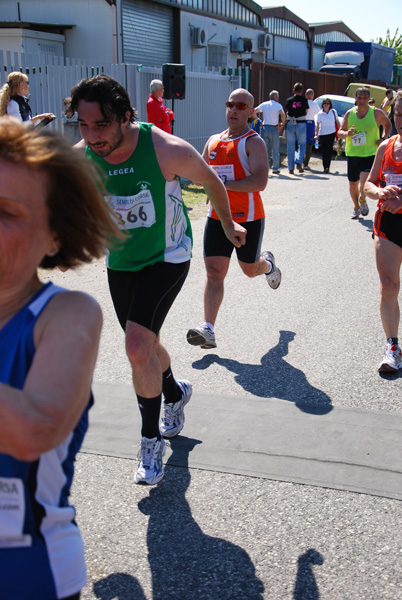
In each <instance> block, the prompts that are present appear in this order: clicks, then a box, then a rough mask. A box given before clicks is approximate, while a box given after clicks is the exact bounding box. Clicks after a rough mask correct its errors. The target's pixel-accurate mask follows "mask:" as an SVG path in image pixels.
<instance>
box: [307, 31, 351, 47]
mask: <svg viewBox="0 0 402 600" xmlns="http://www.w3.org/2000/svg"><path fill="white" fill-rule="evenodd" d="M327 42H353V40H352V38H350V37H349V36H348V35H346V33H342V32H341V31H328V32H327V33H318V34H316V35H315V36H314V44H315V45H317V46H325V44H326V43H327Z"/></svg>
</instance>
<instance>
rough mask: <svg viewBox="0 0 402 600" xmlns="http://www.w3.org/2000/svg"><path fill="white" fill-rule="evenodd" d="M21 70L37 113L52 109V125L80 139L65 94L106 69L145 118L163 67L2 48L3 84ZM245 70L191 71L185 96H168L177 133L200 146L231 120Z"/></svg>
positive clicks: (107, 73) (1, 71) (106, 72)
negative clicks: (230, 104) (230, 106)
mask: <svg viewBox="0 0 402 600" xmlns="http://www.w3.org/2000/svg"><path fill="white" fill-rule="evenodd" d="M12 71H21V72H23V73H26V74H27V75H28V77H29V91H30V100H29V103H30V105H31V108H32V112H33V114H40V113H43V112H53V113H54V114H55V115H56V117H57V118H56V120H55V121H54V122H53V123H52V124H51V125H49V127H52V128H54V129H56V130H58V131H61V132H62V133H63V134H64V135H65V136H66V137H68V138H69V139H70V140H71V141H73V142H74V141H77V140H78V139H79V131H78V125H77V122H76V120H75V119H72V120H70V121H68V120H67V119H66V118H65V117H64V99H65V98H67V97H68V96H69V95H70V90H71V88H72V87H73V86H74V85H75V84H76V83H78V82H79V81H80V80H81V79H86V78H87V77H92V76H94V75H97V74H99V73H105V74H106V75H109V76H110V77H113V78H114V79H116V80H117V81H119V82H120V83H121V84H122V85H123V86H124V87H125V88H126V89H127V91H128V93H129V95H130V98H131V101H132V103H133V106H135V108H136V109H137V111H138V114H139V119H140V120H141V121H146V120H147V116H146V102H147V100H148V96H149V84H150V82H151V80H152V79H161V78H162V67H161V68H159V69H157V68H150V67H142V66H139V65H132V64H101V65H94V64H93V63H92V62H89V61H87V60H84V59H83V60H73V59H64V58H60V57H54V56H37V55H28V54H19V53H14V52H13V53H11V52H3V51H1V50H0V85H1V86H2V85H3V84H4V83H5V82H6V81H7V75H8V73H10V72H12ZM241 77H242V73H241V71H239V73H238V74H236V75H233V76H229V75H221V74H220V72H219V71H216V72H214V73H210V72H208V73H202V72H189V71H187V72H186V97H185V99H184V100H176V101H175V102H174V105H173V101H171V100H166V101H165V103H166V106H168V107H169V108H173V110H174V113H175V122H174V134H175V135H177V136H179V137H181V138H183V139H185V140H187V141H188V142H190V143H191V144H192V145H193V146H194V147H195V148H196V149H197V150H198V151H199V152H201V151H202V149H203V147H204V144H205V141H206V140H207V139H208V137H209V136H210V135H212V134H213V133H216V132H218V131H222V130H223V129H224V128H225V126H226V121H225V101H226V100H227V98H228V96H229V94H230V92H231V91H232V90H233V89H235V88H237V87H240V82H241Z"/></svg>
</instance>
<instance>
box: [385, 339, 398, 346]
mask: <svg viewBox="0 0 402 600" xmlns="http://www.w3.org/2000/svg"><path fill="white" fill-rule="evenodd" d="M387 342H389V343H391V344H395V346H399V344H398V338H388V339H387Z"/></svg>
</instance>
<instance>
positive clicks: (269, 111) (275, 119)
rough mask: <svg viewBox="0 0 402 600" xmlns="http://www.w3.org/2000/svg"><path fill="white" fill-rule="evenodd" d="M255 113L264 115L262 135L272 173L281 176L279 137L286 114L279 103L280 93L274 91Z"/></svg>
mask: <svg viewBox="0 0 402 600" xmlns="http://www.w3.org/2000/svg"><path fill="white" fill-rule="evenodd" d="M255 113H262V115H263V125H262V129H261V131H260V134H261V137H262V139H263V140H264V142H265V145H266V147H267V151H268V158H269V161H270V163H271V166H272V172H273V173H275V174H277V175H279V173H280V171H279V159H280V154H279V136H280V134H281V133H282V130H283V125H284V123H285V113H284V110H283V107H282V104H280V103H279V92H278V91H276V90H272V92H270V94H269V100H268V101H267V102H263V103H262V104H260V105H259V106H257V108H256V109H255Z"/></svg>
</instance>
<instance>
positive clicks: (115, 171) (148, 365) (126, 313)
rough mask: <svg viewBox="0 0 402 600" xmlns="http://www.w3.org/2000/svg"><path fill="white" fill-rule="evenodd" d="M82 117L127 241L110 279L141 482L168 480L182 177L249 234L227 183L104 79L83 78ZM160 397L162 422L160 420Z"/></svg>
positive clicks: (183, 227)
mask: <svg viewBox="0 0 402 600" xmlns="http://www.w3.org/2000/svg"><path fill="white" fill-rule="evenodd" d="M75 112H77V113H78V122H79V125H80V131H81V135H82V137H83V139H82V140H81V142H79V143H78V144H77V147H78V149H81V150H83V151H84V152H85V153H86V155H87V157H88V158H89V159H90V160H93V161H94V162H95V163H97V164H98V165H99V167H100V169H101V171H103V173H104V179H105V185H106V189H107V194H108V195H107V197H106V200H107V202H108V203H109V205H110V206H111V207H112V208H113V210H114V211H115V213H116V218H117V221H118V224H119V226H120V227H121V229H123V230H124V231H125V234H126V237H125V240H124V241H123V243H120V244H115V245H113V244H112V247H111V248H110V251H109V255H108V257H107V266H108V280H109V288H110V292H111V296H112V300H113V303H114V306H115V310H116V314H117V317H118V319H119V322H120V324H121V326H122V327H123V329H124V331H125V334H126V352H127V356H128V359H129V361H130V364H131V368H132V372H133V383H134V389H135V392H136V395H137V400H138V405H139V409H140V412H141V417H142V430H141V435H142V440H141V448H140V451H139V454H138V459H139V463H138V468H137V470H136V473H135V477H134V480H135V482H136V483H141V484H148V485H152V484H157V483H159V481H160V480H161V479H162V478H163V475H164V469H163V462H162V457H163V455H164V453H165V450H166V445H165V442H164V440H163V437H162V436H164V437H173V436H175V435H177V434H178V433H179V432H180V431H181V429H182V428H183V424H184V410H183V409H184V406H185V405H186V404H187V402H188V401H189V400H190V397H191V393H192V387H191V384H190V383H189V382H188V381H184V380H181V381H176V380H175V378H174V377H173V374H172V370H171V366H170V357H169V354H168V352H167V350H166V349H165V348H164V347H163V346H162V344H161V343H160V330H161V327H162V325H163V322H164V320H165V318H166V315H167V314H168V312H169V309H170V307H171V306H172V304H173V302H174V300H175V298H176V296H177V294H178V293H179V291H180V289H181V287H182V285H183V283H184V281H185V279H186V276H187V272H188V269H189V261H190V256H191V248H192V234H191V226H190V221H189V219H188V216H187V212H186V209H185V206H184V204H183V200H182V197H181V190H180V181H179V177H180V176H183V177H187V178H188V179H190V180H193V181H197V182H200V183H202V185H203V186H204V188H205V190H206V192H207V193H208V195H209V197H210V198H211V201H212V203H213V205H214V206H215V208H216V210H217V211H218V212H219V214H220V216H221V219H222V221H223V223H224V228H225V234H226V235H227V236H228V237H229V239H230V240H231V243H232V244H235V245H236V246H240V245H241V244H242V243H244V237H245V231H244V230H243V228H242V227H241V226H239V225H237V224H236V223H234V222H233V220H232V218H231V216H230V210H229V204H228V199H227V194H226V191H225V188H224V186H223V184H222V182H221V181H220V180H219V177H217V175H216V174H215V173H214V172H213V171H212V169H210V168H209V167H208V166H207V165H206V164H205V163H204V161H203V160H202V158H201V156H200V155H199V154H198V152H197V151H196V150H195V149H194V148H193V147H192V146H191V145H190V144H188V143H187V142H185V141H184V140H181V139H179V138H175V137H174V136H172V135H169V134H167V133H165V132H164V131H162V130H161V129H158V128H156V127H154V126H152V125H150V124H148V123H136V122H135V120H136V115H135V111H134V109H133V108H132V105H131V102H130V98H129V96H128V94H127V92H126V90H125V89H124V88H123V87H122V86H121V85H120V84H119V83H118V82H117V81H114V80H113V79H111V78H110V77H107V76H106V75H98V76H96V77H93V78H91V79H87V80H82V81H81V82H80V83H79V84H78V85H76V86H75V87H74V88H73V89H72V91H71V98H70V99H69V101H68V102H67V111H66V114H67V115H68V116H72V115H73V114H74V113H75ZM162 392H163V396H164V401H163V416H162V419H161V421H160V422H159V417H160V410H161V403H162Z"/></svg>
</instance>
